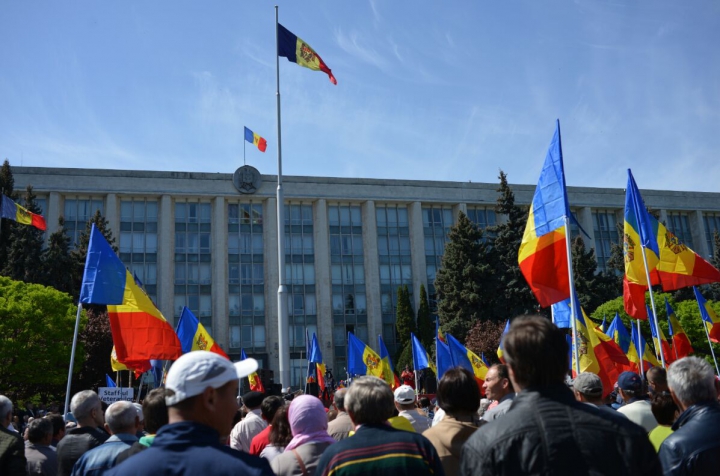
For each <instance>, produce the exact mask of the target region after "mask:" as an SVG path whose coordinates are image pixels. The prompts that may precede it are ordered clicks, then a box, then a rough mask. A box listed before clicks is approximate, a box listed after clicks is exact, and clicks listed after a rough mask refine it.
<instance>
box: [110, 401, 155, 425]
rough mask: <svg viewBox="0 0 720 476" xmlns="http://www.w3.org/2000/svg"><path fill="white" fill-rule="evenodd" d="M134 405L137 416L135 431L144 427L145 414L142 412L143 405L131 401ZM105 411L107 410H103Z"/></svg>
mask: <svg viewBox="0 0 720 476" xmlns="http://www.w3.org/2000/svg"><path fill="white" fill-rule="evenodd" d="M133 405H135V411H136V412H137V416H138V430H137V431H143V429H144V428H145V414H144V413H143V407H142V405H141V404H139V403H133ZM105 411H106V412H107V410H105Z"/></svg>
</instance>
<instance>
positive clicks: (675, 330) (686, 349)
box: [665, 298, 694, 359]
mask: <svg viewBox="0 0 720 476" xmlns="http://www.w3.org/2000/svg"><path fill="white" fill-rule="evenodd" d="M665 311H666V312H667V318H668V332H669V333H670V336H671V338H672V342H673V344H672V346H673V353H674V354H675V355H676V357H677V358H678V359H682V358H683V357H687V356H688V355H690V354H692V353H693V352H694V350H693V348H692V344H691V343H690V339H689V338H688V336H687V334H685V330H684V329H683V328H682V326H681V325H680V320H679V319H678V318H677V316H676V315H675V311H674V310H673V308H672V307H671V306H670V303H669V302H668V300H667V298H665Z"/></svg>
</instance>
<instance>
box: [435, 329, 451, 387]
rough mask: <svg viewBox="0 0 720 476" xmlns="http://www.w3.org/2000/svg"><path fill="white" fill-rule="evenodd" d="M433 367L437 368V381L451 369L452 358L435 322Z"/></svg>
mask: <svg viewBox="0 0 720 476" xmlns="http://www.w3.org/2000/svg"><path fill="white" fill-rule="evenodd" d="M435 359H436V360H435V365H436V367H437V372H435V375H437V379H438V381H439V380H440V379H441V378H442V376H443V375H445V372H446V371H448V370H449V369H451V368H452V367H453V363H452V356H451V355H450V347H448V344H447V342H446V340H445V336H444V335H443V333H442V331H441V330H440V324H439V321H438V320H437V319H436V320H435Z"/></svg>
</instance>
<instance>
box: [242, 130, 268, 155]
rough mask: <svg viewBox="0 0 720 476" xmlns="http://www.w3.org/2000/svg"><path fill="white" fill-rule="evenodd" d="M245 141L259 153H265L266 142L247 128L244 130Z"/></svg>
mask: <svg viewBox="0 0 720 476" xmlns="http://www.w3.org/2000/svg"><path fill="white" fill-rule="evenodd" d="M245 141H246V142H250V143H251V144H252V145H254V146H255V147H257V148H258V149H260V152H265V149H267V141H266V140H265V139H263V138H262V137H260V136H259V135H258V134H255V133H254V132H253V131H251V130H250V129H248V128H247V127H246V128H245Z"/></svg>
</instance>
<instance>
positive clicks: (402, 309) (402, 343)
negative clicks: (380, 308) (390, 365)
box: [395, 285, 416, 361]
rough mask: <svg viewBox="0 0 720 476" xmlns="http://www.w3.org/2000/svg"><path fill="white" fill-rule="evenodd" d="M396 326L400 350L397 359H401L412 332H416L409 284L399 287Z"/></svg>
mask: <svg viewBox="0 0 720 476" xmlns="http://www.w3.org/2000/svg"><path fill="white" fill-rule="evenodd" d="M395 327H396V329H397V343H398V351H397V354H396V355H395V357H396V358H395V360H396V361H397V360H399V358H400V354H401V353H402V350H403V349H404V348H405V347H407V345H408V342H410V333H411V332H413V333H414V332H415V330H416V329H415V315H414V312H413V310H412V303H411V302H410V291H409V290H408V287H407V285H402V286H399V287H398V290H397V308H396V321H395Z"/></svg>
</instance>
